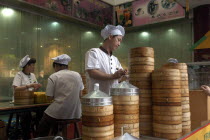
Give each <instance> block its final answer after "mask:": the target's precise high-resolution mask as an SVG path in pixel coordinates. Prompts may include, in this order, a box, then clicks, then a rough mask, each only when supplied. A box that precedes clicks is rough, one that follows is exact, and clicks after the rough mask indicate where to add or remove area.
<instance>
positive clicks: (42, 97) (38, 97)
mask: <svg viewBox="0 0 210 140" xmlns="http://www.w3.org/2000/svg"><path fill="white" fill-rule="evenodd" d="M47 102H48V100H47V96H46V93H45V92H34V103H35V104H41V103H47Z"/></svg>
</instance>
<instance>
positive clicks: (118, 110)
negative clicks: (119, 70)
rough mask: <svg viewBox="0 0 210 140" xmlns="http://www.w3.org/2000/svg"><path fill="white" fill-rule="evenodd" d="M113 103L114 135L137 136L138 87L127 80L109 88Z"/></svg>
mask: <svg viewBox="0 0 210 140" xmlns="http://www.w3.org/2000/svg"><path fill="white" fill-rule="evenodd" d="M110 93H111V95H112V99H113V104H114V136H115V137H117V136H121V135H123V134H124V133H129V134H130V135H133V136H135V137H139V89H138V88H137V87H135V86H133V85H131V84H129V83H128V82H127V81H124V82H121V83H120V84H118V85H115V86H114V87H112V88H111V90H110Z"/></svg>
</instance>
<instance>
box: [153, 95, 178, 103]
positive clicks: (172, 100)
mask: <svg viewBox="0 0 210 140" xmlns="http://www.w3.org/2000/svg"><path fill="white" fill-rule="evenodd" d="M152 101H153V102H154V103H180V104H181V101H182V98H181V97H176V98H168V97H153V98H152Z"/></svg>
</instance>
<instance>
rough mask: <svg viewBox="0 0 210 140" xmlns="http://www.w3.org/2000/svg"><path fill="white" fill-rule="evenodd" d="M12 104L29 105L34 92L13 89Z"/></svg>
mask: <svg viewBox="0 0 210 140" xmlns="http://www.w3.org/2000/svg"><path fill="white" fill-rule="evenodd" d="M14 104H18V105H29V104H34V92H33V91H28V90H25V91H15V92H14Z"/></svg>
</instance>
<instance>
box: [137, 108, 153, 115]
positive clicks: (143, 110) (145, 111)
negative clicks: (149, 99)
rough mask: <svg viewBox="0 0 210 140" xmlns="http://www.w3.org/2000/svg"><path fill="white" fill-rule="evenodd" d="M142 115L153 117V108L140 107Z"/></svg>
mask: <svg viewBox="0 0 210 140" xmlns="http://www.w3.org/2000/svg"><path fill="white" fill-rule="evenodd" d="M139 112H140V115H152V106H140V107H139Z"/></svg>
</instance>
